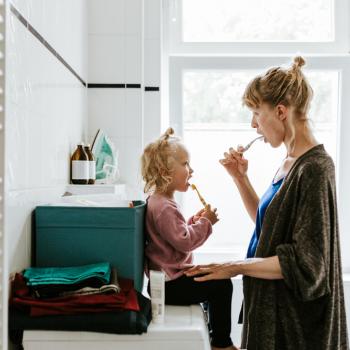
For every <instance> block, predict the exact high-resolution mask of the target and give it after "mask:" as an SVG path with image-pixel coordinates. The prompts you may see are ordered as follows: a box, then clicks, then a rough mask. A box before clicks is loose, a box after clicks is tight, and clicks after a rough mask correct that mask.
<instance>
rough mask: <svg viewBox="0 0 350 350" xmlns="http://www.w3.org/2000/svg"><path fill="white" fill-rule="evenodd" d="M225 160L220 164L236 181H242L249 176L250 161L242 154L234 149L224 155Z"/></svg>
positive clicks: (221, 160)
mask: <svg viewBox="0 0 350 350" xmlns="http://www.w3.org/2000/svg"><path fill="white" fill-rule="evenodd" d="M224 157H225V158H224V159H220V160H219V162H220V164H221V165H222V166H223V167H224V168H225V169H226V171H227V172H228V173H229V175H230V176H232V178H233V179H234V180H240V179H242V178H244V177H245V176H247V171H248V160H247V159H245V158H243V155H242V153H239V148H238V150H235V149H233V148H232V147H231V148H230V149H229V150H228V152H225V153H224Z"/></svg>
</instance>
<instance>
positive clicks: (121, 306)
mask: <svg viewBox="0 0 350 350" xmlns="http://www.w3.org/2000/svg"><path fill="white" fill-rule="evenodd" d="M119 284H120V287H121V292H119V293H111V294H94V295H76V296H67V297H59V298H48V299H37V298H35V297H32V296H31V295H30V290H29V288H28V287H27V285H26V283H25V280H24V278H23V275H22V274H16V276H15V279H14V281H13V283H12V296H11V299H10V303H11V304H12V305H14V306H16V307H18V308H21V309H24V310H29V314H30V315H31V316H44V315H73V314H81V313H94V312H116V311H122V310H133V311H139V310H140V307H139V304H138V300H137V294H136V291H135V289H134V288H133V282H132V280H128V279H123V278H120V279H119Z"/></svg>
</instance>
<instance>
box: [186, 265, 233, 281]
mask: <svg viewBox="0 0 350 350" xmlns="http://www.w3.org/2000/svg"><path fill="white" fill-rule="evenodd" d="M238 274H239V272H238V265H237V264H235V263H233V262H228V263H222V264H209V265H197V266H193V267H191V268H190V269H188V270H187V271H185V275H186V276H188V277H192V276H198V275H199V277H195V278H194V280H195V281H198V282H203V281H209V280H221V279H228V278H231V277H235V276H237V275H238Z"/></svg>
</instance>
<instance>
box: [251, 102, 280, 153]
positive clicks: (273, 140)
mask: <svg viewBox="0 0 350 350" xmlns="http://www.w3.org/2000/svg"><path fill="white" fill-rule="evenodd" d="M251 110H252V112H253V116H252V121H251V126H252V128H254V129H256V131H257V133H258V134H260V135H263V136H264V141H265V142H268V143H269V144H270V145H271V146H272V147H274V148H276V147H279V146H280V145H281V144H282V142H283V140H284V138H285V123H284V121H285V119H286V107H285V106H283V105H277V106H276V107H271V106H270V105H268V104H267V103H262V104H261V105H260V106H259V107H258V108H252V109H251Z"/></svg>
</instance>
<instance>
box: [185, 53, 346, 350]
mask: <svg viewBox="0 0 350 350" xmlns="http://www.w3.org/2000/svg"><path fill="white" fill-rule="evenodd" d="M304 63H305V61H304V59H303V58H302V57H296V58H295V59H294V63H293V65H292V66H291V67H290V68H289V69H284V68H281V67H276V68H272V69H270V70H268V71H267V72H266V74H264V75H261V76H258V77H256V78H255V79H253V80H252V81H251V82H250V83H249V85H248V86H247V88H246V91H245V93H244V95H243V102H244V104H245V105H247V107H248V108H249V109H250V110H251V111H252V113H253V116H252V127H253V128H255V129H256V131H257V133H258V134H261V135H263V136H264V140H265V142H268V143H270V145H271V146H272V147H278V146H280V145H281V144H282V143H283V144H284V146H285V147H286V150H287V155H286V158H285V159H284V160H283V162H282V164H281V166H280V168H279V169H278V171H277V173H276V175H275V177H274V179H273V181H272V184H271V185H270V187H269V188H268V190H267V192H266V193H265V194H264V195H263V197H262V199H261V200H260V201H259V198H258V196H257V194H256V192H255V191H254V189H253V187H252V185H251V183H250V181H249V179H248V176H247V169H248V162H247V160H246V159H244V158H243V157H242V154H240V153H239V152H237V151H235V150H233V149H230V150H229V152H228V153H225V154H224V155H225V159H222V160H220V162H221V164H222V165H223V166H224V167H225V169H226V170H227V172H228V173H229V175H230V176H231V177H232V178H233V180H234V182H235V184H236V186H237V188H238V190H239V193H240V195H241V197H242V200H243V203H244V205H245V207H246V209H247V211H248V214H249V215H250V217H251V218H252V219H253V220H254V221H256V229H255V231H254V234H253V237H252V239H251V242H250V245H249V249H248V254H247V259H246V260H244V261H240V262H232V263H225V264H211V265H207V266H197V267H193V268H192V269H190V270H189V271H187V275H188V276H194V275H203V276H200V277H196V280H197V281H207V280H212V279H226V278H230V277H233V276H236V275H239V274H242V275H244V277H243V293H244V308H243V309H244V310H243V333H242V348H247V349H249V350H251V349H262V350H265V349H266V350H273V349H278V350H281V349H298V350H303V349H305V350H310V349H322V350H334V349H348V339H347V330H346V318H345V308H344V296H343V284H342V270H341V260H340V249H339V234H338V218H337V203H336V189H335V175H334V165H333V161H332V159H331V158H330V156H329V155H328V154H327V153H326V151H325V150H324V147H323V145H321V144H318V143H317V141H316V139H315V137H314V136H313V134H312V132H311V130H310V126H309V122H308V118H307V113H308V109H309V105H310V101H311V98H312V89H311V87H310V85H309V84H308V82H307V80H306V79H305V77H304V75H303V73H302V72H301V67H302V66H303V65H304Z"/></svg>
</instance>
